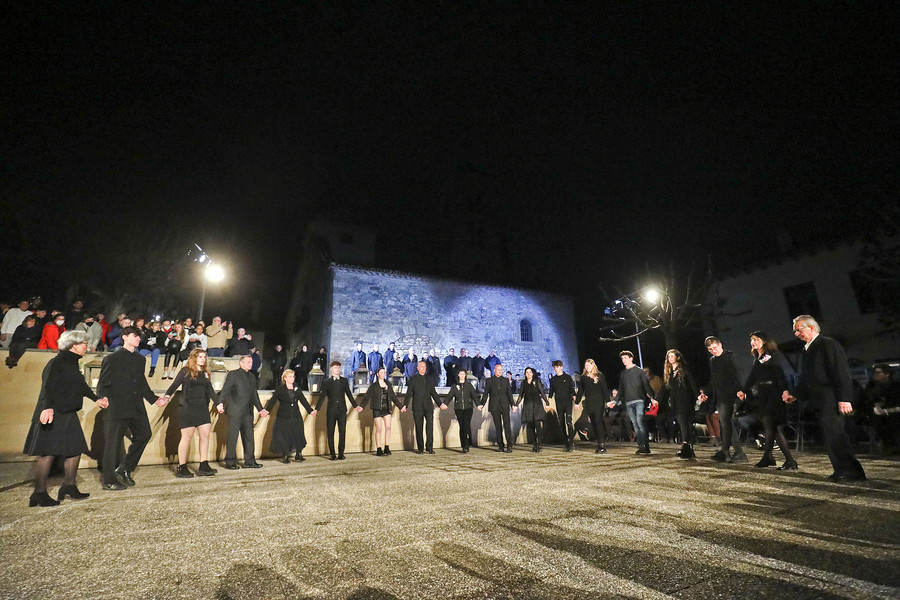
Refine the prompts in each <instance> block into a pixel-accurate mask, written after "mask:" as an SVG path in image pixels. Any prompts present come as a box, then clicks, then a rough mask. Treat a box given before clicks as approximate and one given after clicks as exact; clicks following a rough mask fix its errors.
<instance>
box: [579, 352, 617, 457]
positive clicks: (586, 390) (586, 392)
mask: <svg viewBox="0 0 900 600" xmlns="http://www.w3.org/2000/svg"><path fill="white" fill-rule="evenodd" d="M582 398H583V399H584V414H586V415H587V417H588V419H589V420H590V423H591V429H593V430H594V436H595V438H596V439H597V449H596V450H594V453H595V454H603V453H605V452H606V445H605V442H606V425H605V423H604V422H603V411H604V409H605V408H606V403H607V402H609V400H610V398H611V396H610V393H609V386H607V385H606V378H605V377H604V376H603V373H601V372H600V370H599V369H598V368H597V363H595V362H594V359H592V358H589V359H587V360H586V361H584V372H582V374H581V382H580V385H579V386H578V395H577V396H576V397H575V404H580V403H581V400H582Z"/></svg>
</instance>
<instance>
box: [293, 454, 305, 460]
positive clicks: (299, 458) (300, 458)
mask: <svg viewBox="0 0 900 600" xmlns="http://www.w3.org/2000/svg"><path fill="white" fill-rule="evenodd" d="M294 460H295V461H297V462H303V461H304V460H306V459H305V458H303V455H302V454H300V453H299V452H298V453H297V454H295V455H294Z"/></svg>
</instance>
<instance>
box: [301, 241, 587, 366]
mask: <svg viewBox="0 0 900 600" xmlns="http://www.w3.org/2000/svg"><path fill="white" fill-rule="evenodd" d="M341 240H343V242H342V241H341ZM373 247H374V241H373V240H372V239H371V238H368V237H366V236H365V235H363V233H362V232H360V231H357V230H351V229H346V230H341V229H336V228H335V226H333V225H327V226H326V225H324V224H314V226H311V227H310V229H309V230H308V233H307V236H306V239H305V241H304V256H303V260H302V262H301V265H300V267H299V270H298V274H297V280H296V284H295V289H294V297H293V299H292V302H291V306H290V309H289V313H288V319H287V331H285V334H286V337H287V339H288V340H290V346H291V351H293V350H296V349H297V348H299V347H300V345H301V344H306V345H308V346H309V347H310V350H311V351H314V350H315V349H316V348H318V346H320V345H323V346H325V347H326V349H327V350H328V356H329V360H330V359H332V358H335V359H338V360H341V361H344V362H346V361H347V360H348V358H349V356H350V353H351V352H352V351H353V350H354V349H355V348H356V344H357V343H362V344H363V348H364V349H365V350H366V352H369V351H370V350H371V348H372V345H373V344H379V345H380V347H381V350H382V351H384V349H385V348H386V347H387V345H388V344H389V343H390V342H394V343H395V344H396V346H397V349H398V351H400V352H401V355H402V354H403V353H404V352H405V351H406V350H408V349H409V347H410V346H412V347H413V348H414V349H415V351H416V354H417V355H419V356H421V355H422V352H423V351H426V350H430V349H431V348H436V349H437V351H438V354H439V355H440V356H441V358H443V357H444V356H445V355H446V354H447V350H448V349H449V348H451V347H452V348H454V349H456V350H457V353H458V351H459V349H460V348H466V349H467V350H468V351H469V355H470V356H472V355H474V353H475V351H476V350H480V351H481V354H482V356H487V355H488V352H489V351H490V350H491V349H492V348H493V349H494V350H495V353H496V354H497V356H499V357H500V359H501V360H502V361H503V365H504V370H511V371H512V372H513V373H522V371H523V370H524V368H525V367H527V366H532V367H534V368H535V369H537V370H538V371H540V372H541V374H542V375H544V376H545V377H546V376H548V375H549V374H550V373H551V372H552V368H551V365H550V363H551V362H552V361H553V360H556V359H559V360H562V361H563V363H564V364H565V366H566V369H567V370H568V371H569V372H574V371H576V370H577V367H578V364H577V361H578V356H577V346H576V341H575V323H574V313H573V306H572V301H571V299H570V298H569V297H566V296H560V295H557V294H552V293H547V292H540V291H534V290H525V289H516V288H509V287H495V286H485V285H480V284H475V283H470V282H463V281H456V280H447V279H438V278H432V277H425V276H420V275H413V274H408V273H399V272H393V271H383V270H378V269H374V268H371V267H369V266H368V265H366V264H365V263H368V262H369V261H370V260H371V257H372V254H371V253H370V250H371V249H372V248H373ZM341 259H344V260H343V261H346V262H357V264H358V263H363V265H362V266H352V265H349V264H342V262H343V261H342V260H341ZM354 259H355V261H354Z"/></svg>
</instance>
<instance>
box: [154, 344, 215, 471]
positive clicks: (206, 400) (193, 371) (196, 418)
mask: <svg viewBox="0 0 900 600" xmlns="http://www.w3.org/2000/svg"><path fill="white" fill-rule="evenodd" d="M179 387H181V406H180V407H179V409H178V426H179V428H180V429H181V441H180V442H179V443H178V469H177V470H176V471H175V477H179V478H181V479H188V478H190V477H193V476H194V474H193V473H191V471H190V469H188V467H187V455H188V450H189V449H190V447H191V439H193V437H194V432H195V431H196V432H197V434H198V435H199V436H200V466H199V467H198V468H197V475H205V476H209V475H215V474H216V473H217V472H218V471H217V470H216V469H213V468H212V467H210V466H209V461H208V460H207V455H208V453H209V431H210V429H211V427H212V426H211V425H210V419H209V407H210V403H212V404H213V405H215V404H218V401H217V399H216V392H215V391H213V387H212V381H210V375H209V367H208V366H207V364H206V350H203V349H201V348H194V349H193V350H191V353H190V355H189V356H188V359H187V365H185V367H184V368H183V369H181V371H179V372H178V375H176V376H175V380H174V381H173V382H172V385H170V386H169V389H168V390H166V394H165V396H163V397H164V398H165V399H166V402H168V401H169V399H170V398H171V397H172V394H174V393H175V391H176V390H177V389H178V388H179Z"/></svg>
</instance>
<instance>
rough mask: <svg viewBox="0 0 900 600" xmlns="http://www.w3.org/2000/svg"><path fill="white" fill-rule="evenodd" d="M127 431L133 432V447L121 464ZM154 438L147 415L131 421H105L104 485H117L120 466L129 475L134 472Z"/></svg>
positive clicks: (135, 417)
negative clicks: (120, 458) (117, 468)
mask: <svg viewBox="0 0 900 600" xmlns="http://www.w3.org/2000/svg"><path fill="white" fill-rule="evenodd" d="M126 431H131V446H129V447H128V452H126V453H125V460H123V461H122V462H121V463H120V462H119V446H121V445H122V439H123V438H124V437H125V432H126ZM152 436H153V433H152V432H151V431H150V421H148V420H147V415H137V416H134V417H131V418H130V419H104V421H103V438H104V440H103V483H116V473H115V471H116V467H118V466H119V465H120V464H121V465H123V466H124V467H125V470H126V471H128V472H129V473H130V472H131V471H134V469H135V468H136V467H137V465H138V463H139V462H140V460H141V455H142V454H143V453H144V448H146V447H147V444H148V443H149V442H150V438H151V437H152Z"/></svg>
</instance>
